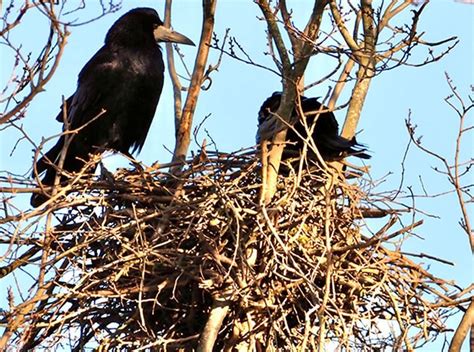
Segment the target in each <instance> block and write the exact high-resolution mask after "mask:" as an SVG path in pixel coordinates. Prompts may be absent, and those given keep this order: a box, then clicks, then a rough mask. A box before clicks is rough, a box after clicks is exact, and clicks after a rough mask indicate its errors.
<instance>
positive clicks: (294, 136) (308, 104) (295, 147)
mask: <svg viewBox="0 0 474 352" xmlns="http://www.w3.org/2000/svg"><path fill="white" fill-rule="evenodd" d="M280 101H281V93H280V92H275V93H273V95H272V96H271V97H269V98H267V100H265V102H264V103H263V105H262V106H261V108H260V111H259V113H258V124H259V132H258V133H257V143H260V139H261V136H262V135H266V136H272V135H273V134H274V133H276V132H278V131H277V130H274V131H271V130H270V131H269V130H268V129H272V128H274V126H277V125H278V124H276V123H275V121H276V120H277V119H278V117H277V116H275V113H276V111H277V110H278V107H279V106H280ZM301 110H302V112H303V113H304V118H305V119H306V126H307V127H305V125H304V124H303V122H302V118H303V117H300V116H299V114H298V111H299V109H297V108H296V107H295V109H294V110H293V114H292V117H293V120H294V121H296V123H295V124H294V125H293V126H292V127H290V128H288V131H287V134H286V143H287V144H286V146H285V149H284V151H283V155H282V160H283V161H284V160H288V159H291V158H297V157H299V156H300V154H301V152H302V150H303V147H304V143H305V141H304V140H305V139H307V138H308V131H309V130H310V129H311V128H313V130H312V131H313V132H312V135H311V137H312V139H313V141H314V144H315V145H316V147H317V149H318V152H319V154H320V155H321V158H322V159H323V160H324V161H336V160H341V159H343V158H345V157H347V156H357V157H359V158H362V159H369V158H370V155H368V154H367V153H365V151H366V149H365V148H364V147H363V146H362V145H360V144H359V143H357V141H356V140H355V138H352V139H347V138H344V137H342V136H340V135H339V126H338V123H337V120H336V117H335V116H334V114H333V113H332V112H330V111H328V108H327V107H325V106H323V105H322V104H321V103H319V102H318V99H317V98H306V97H304V96H302V97H301ZM316 118H317V120H316V122H315V119H316ZM313 124H314V126H312V125H313ZM307 159H308V160H310V161H312V162H313V163H317V160H318V159H317V155H316V153H315V152H314V151H313V150H312V149H311V147H309V146H308V149H307Z"/></svg>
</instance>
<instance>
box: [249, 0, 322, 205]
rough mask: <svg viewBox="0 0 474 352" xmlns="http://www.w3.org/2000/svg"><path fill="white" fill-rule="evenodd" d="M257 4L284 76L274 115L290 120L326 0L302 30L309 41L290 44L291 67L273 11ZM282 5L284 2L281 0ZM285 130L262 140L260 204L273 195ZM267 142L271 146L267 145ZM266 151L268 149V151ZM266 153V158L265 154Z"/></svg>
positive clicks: (261, 0) (263, 0)
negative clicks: (292, 57)
mask: <svg viewBox="0 0 474 352" xmlns="http://www.w3.org/2000/svg"><path fill="white" fill-rule="evenodd" d="M257 4H258V6H259V7H260V10H261V11H262V13H263V15H264V17H265V20H266V22H267V26H268V33H269V35H270V36H271V38H272V39H273V41H274V43H275V45H276V47H277V51H278V55H279V56H280V61H281V63H282V68H281V70H282V77H283V94H282V97H281V102H280V106H279V107H278V110H277V112H276V115H277V116H281V118H282V119H283V120H285V121H286V122H288V123H291V122H292V121H290V116H291V112H292V111H293V108H294V101H295V98H296V96H297V88H298V86H299V84H300V81H301V78H302V76H303V74H304V71H305V69H306V66H307V65H308V62H309V58H310V56H311V53H312V51H313V41H314V40H315V38H316V36H317V34H318V32H319V27H320V24H321V19H322V14H323V10H324V7H325V5H326V1H316V2H315V5H314V7H313V12H312V14H311V16H310V18H309V20H308V23H307V25H306V27H305V30H304V35H305V37H306V38H308V40H305V41H303V42H302V44H299V45H298V46H296V45H294V47H293V51H294V52H297V53H298V57H297V56H296V54H295V59H296V60H298V61H297V62H295V65H294V68H293V67H292V66H291V62H290V58H289V56H288V51H287V49H286V47H285V44H284V41H283V39H282V35H281V32H280V30H279V28H278V24H277V19H276V16H275V13H274V12H273V11H272V9H271V8H270V4H269V3H268V1H267V0H258V2H257ZM282 6H286V5H285V4H284V3H283V4H282ZM284 16H285V14H284ZM286 31H287V32H288V35H289V36H290V38H291V36H292V35H293V34H292V33H290V32H289V31H290V29H289V28H287V29H286ZM292 42H293V43H296V41H293V40H292ZM286 132H287V129H286V128H283V129H282V130H281V131H279V132H278V133H276V134H275V136H273V138H272V139H271V141H270V140H266V139H262V146H261V150H262V179H263V180H265V181H266V183H265V184H264V185H262V189H261V193H260V204H268V203H270V201H271V199H272V197H273V195H274V194H275V191H276V184H277V178H278V170H279V167H280V161H281V156H282V153H283V148H284V143H285V141H286ZM270 145H271V149H270V148H269V146H270ZM264 151H265V152H264ZM266 151H268V154H267V152H266ZM267 155H268V157H266V156H267Z"/></svg>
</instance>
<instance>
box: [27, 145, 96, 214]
mask: <svg viewBox="0 0 474 352" xmlns="http://www.w3.org/2000/svg"><path fill="white" fill-rule="evenodd" d="M63 147H64V138H63V137H61V138H60V139H59V140H58V142H57V143H56V145H54V146H53V147H52V148H51V149H50V150H49V151H48V152H47V153H46V154H45V155H44V156H43V157H41V158H40V159H39V160H38V161H37V162H36V171H37V172H38V174H41V173H43V172H44V176H43V178H42V180H41V183H42V185H43V186H52V185H53V184H54V180H55V178H56V174H57V172H56V167H55V166H54V165H57V164H58V162H59V157H60V155H61V151H62V149H63ZM71 147H72V148H71ZM73 147H74V145H73V144H72V145H71V146H70V148H69V150H68V151H67V154H66V158H65V160H64V164H63V170H65V171H67V172H77V171H80V170H81V169H82V167H83V166H84V161H83V160H86V159H87V155H88V153H87V152H83V153H77V150H74V149H73ZM33 177H35V174H34V172H33ZM61 181H63V180H61ZM48 199H49V197H48V196H47V195H45V194H39V193H38V194H33V195H32V196H31V201H30V203H31V205H32V206H33V207H38V206H40V205H41V204H43V203H44V202H46V201H47V200H48Z"/></svg>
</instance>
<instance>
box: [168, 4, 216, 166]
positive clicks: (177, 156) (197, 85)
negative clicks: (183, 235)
mask: <svg viewBox="0 0 474 352" xmlns="http://www.w3.org/2000/svg"><path fill="white" fill-rule="evenodd" d="M216 3H217V0H203V22H202V31H201V39H200V42H199V49H198V53H197V56H196V61H195V63H194V70H193V75H192V77H191V85H190V87H189V91H188V95H187V97H186V103H185V104H184V109H183V113H182V116H181V121H180V124H179V128H178V132H177V135H176V145H175V148H174V153H173V162H175V161H180V162H183V161H184V160H185V158H186V153H187V151H188V148H189V144H190V141H191V126H192V122H193V116H194V111H195V109H196V105H197V100H198V97H199V91H200V89H201V83H202V80H203V77H204V70H205V67H206V63H207V58H208V56H209V47H210V44H211V39H212V33H213V30H214V13H215V9H216ZM180 169H181V167H179V166H178V167H174V168H173V169H172V171H178V170H180Z"/></svg>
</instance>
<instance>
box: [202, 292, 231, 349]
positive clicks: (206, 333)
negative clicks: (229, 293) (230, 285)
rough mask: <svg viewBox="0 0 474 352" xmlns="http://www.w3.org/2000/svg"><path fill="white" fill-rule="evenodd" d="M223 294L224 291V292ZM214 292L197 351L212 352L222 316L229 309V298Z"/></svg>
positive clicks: (223, 316) (224, 315)
mask: <svg viewBox="0 0 474 352" xmlns="http://www.w3.org/2000/svg"><path fill="white" fill-rule="evenodd" d="M224 296H225V292H224ZM224 296H221V295H220V294H216V295H215V297H213V304H212V308H211V312H210V313H209V317H208V318H207V322H206V326H205V327H204V330H203V332H202V334H201V338H200V341H199V345H198V347H197V352H212V351H213V347H214V344H215V342H216V339H217V335H218V334H219V330H220V328H221V326H222V323H223V321H224V318H225V317H226V315H227V312H228V311H229V307H230V303H231V300H230V298H228V297H224Z"/></svg>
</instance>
